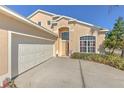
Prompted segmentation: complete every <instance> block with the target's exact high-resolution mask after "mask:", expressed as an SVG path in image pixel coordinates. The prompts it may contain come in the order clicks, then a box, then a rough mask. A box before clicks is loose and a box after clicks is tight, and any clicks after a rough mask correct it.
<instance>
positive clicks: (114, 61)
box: [71, 52, 124, 70]
mask: <svg viewBox="0 0 124 93" xmlns="http://www.w3.org/2000/svg"><path fill="white" fill-rule="evenodd" d="M71 58H74V59H83V60H88V61H92V62H98V63H103V64H107V65H110V66H113V67H115V68H117V69H120V70H124V58H123V57H120V56H119V55H115V54H113V55H112V54H107V55H100V54H94V53H78V52H76V53H73V54H72V55H71Z"/></svg>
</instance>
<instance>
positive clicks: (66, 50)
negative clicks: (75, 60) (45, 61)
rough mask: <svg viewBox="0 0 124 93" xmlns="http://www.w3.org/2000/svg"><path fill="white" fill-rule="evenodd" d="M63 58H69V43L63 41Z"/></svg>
mask: <svg viewBox="0 0 124 93" xmlns="http://www.w3.org/2000/svg"><path fill="white" fill-rule="evenodd" d="M62 56H69V41H68V40H63V41H62Z"/></svg>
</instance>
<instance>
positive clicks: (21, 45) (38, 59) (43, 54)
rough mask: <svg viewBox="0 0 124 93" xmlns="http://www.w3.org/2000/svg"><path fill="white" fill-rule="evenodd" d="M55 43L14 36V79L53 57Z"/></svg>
mask: <svg viewBox="0 0 124 93" xmlns="http://www.w3.org/2000/svg"><path fill="white" fill-rule="evenodd" d="M53 44H54V42H53V41H48V40H43V39H36V38H31V37H26V36H22V35H16V34H12V77H15V76H17V75H18V74H21V73H23V72H25V71H26V70H28V69H30V68H32V67H34V66H36V65H38V64H40V63H42V62H44V61H45V60H47V59H49V58H51V57H52V56H53Z"/></svg>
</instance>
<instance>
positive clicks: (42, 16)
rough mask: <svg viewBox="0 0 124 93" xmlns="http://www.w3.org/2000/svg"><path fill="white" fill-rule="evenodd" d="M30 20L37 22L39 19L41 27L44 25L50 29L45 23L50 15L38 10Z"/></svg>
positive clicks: (50, 18)
mask: <svg viewBox="0 0 124 93" xmlns="http://www.w3.org/2000/svg"><path fill="white" fill-rule="evenodd" d="M30 20H32V21H33V22H35V23H38V22H39V21H41V25H42V26H43V27H45V28H47V29H49V30H52V29H51V26H50V25H48V24H47V22H48V21H50V20H52V16H51V15H48V14H45V13H41V12H38V13H37V14H35V15H34V16H33V17H31V18H30Z"/></svg>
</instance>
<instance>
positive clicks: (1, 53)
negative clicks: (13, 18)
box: [0, 29, 8, 75]
mask: <svg viewBox="0 0 124 93" xmlns="http://www.w3.org/2000/svg"><path fill="white" fill-rule="evenodd" d="M7 72H8V33H7V31H5V30H2V29H0V75H3V74H6V73H7Z"/></svg>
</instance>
